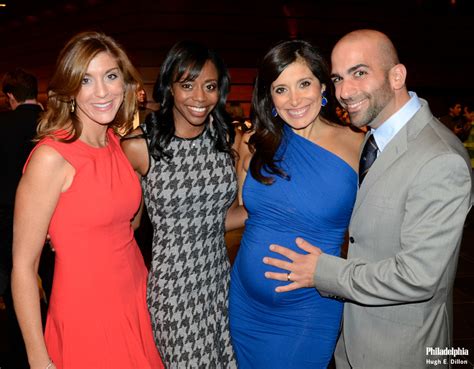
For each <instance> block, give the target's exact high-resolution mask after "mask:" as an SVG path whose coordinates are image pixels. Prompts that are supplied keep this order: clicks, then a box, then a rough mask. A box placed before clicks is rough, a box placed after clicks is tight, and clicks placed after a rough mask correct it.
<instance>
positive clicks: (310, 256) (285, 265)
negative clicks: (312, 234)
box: [263, 237, 322, 292]
mask: <svg viewBox="0 0 474 369" xmlns="http://www.w3.org/2000/svg"><path fill="white" fill-rule="evenodd" d="M296 245H297V246H298V247H299V248H300V249H301V250H303V251H306V252H307V254H300V253H297V252H295V251H292V250H290V249H288V248H286V247H283V246H279V245H270V250H271V251H273V252H276V253H277V254H280V255H283V256H284V257H286V258H288V259H289V260H290V261H285V260H281V259H275V258H271V257H264V258H263V262H264V263H265V264H268V265H272V266H274V267H277V268H280V269H286V270H288V273H277V272H265V277H266V278H269V279H276V280H278V281H288V282H291V283H289V284H287V285H286V286H279V287H277V288H276V289H275V291H276V292H288V291H293V290H296V289H298V288H304V287H314V273H315V271H316V265H317V264H318V260H319V255H321V254H322V252H321V249H319V247H316V246H313V245H311V244H310V243H309V242H307V241H305V240H304V239H302V238H300V237H298V238H297V239H296Z"/></svg>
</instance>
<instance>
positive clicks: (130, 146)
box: [120, 127, 149, 175]
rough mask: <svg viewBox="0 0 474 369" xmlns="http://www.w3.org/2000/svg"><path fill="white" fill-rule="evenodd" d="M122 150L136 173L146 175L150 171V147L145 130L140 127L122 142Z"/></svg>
mask: <svg viewBox="0 0 474 369" xmlns="http://www.w3.org/2000/svg"><path fill="white" fill-rule="evenodd" d="M120 145H121V146H122V150H123V152H124V153H125V155H126V156H127V158H128V160H129V161H130V163H131V164H132V167H133V169H134V170H135V171H137V172H138V173H140V174H141V175H145V173H146V172H147V171H148V165H149V163H148V161H149V160H148V147H147V143H146V140H145V136H144V132H143V130H142V129H141V128H140V127H138V128H135V129H134V130H133V131H132V132H130V133H129V134H127V135H126V136H125V137H123V138H122V139H121V141H120Z"/></svg>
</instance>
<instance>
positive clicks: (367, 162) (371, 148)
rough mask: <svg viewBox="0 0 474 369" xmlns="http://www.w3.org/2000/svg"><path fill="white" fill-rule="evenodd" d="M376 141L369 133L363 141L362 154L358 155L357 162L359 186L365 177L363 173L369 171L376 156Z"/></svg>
mask: <svg viewBox="0 0 474 369" xmlns="http://www.w3.org/2000/svg"><path fill="white" fill-rule="evenodd" d="M378 149H379V148H378V147H377V143H376V142H375V139H374V135H373V134H371V135H370V136H369V138H368V139H367V141H366V142H365V145H364V149H363V150H362V155H361V156H360V162H359V187H360V185H361V184H362V181H363V180H364V178H365V175H366V174H367V172H368V171H369V169H370V167H371V166H372V164H373V163H374V161H375V159H376V158H377V150H378Z"/></svg>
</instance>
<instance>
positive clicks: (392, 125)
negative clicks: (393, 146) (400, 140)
mask: <svg viewBox="0 0 474 369" xmlns="http://www.w3.org/2000/svg"><path fill="white" fill-rule="evenodd" d="M408 93H409V94H410V97H411V98H410V100H408V102H407V103H406V104H405V105H403V106H402V108H401V109H400V110H398V111H397V112H396V113H395V114H393V115H392V116H391V117H390V118H388V119H387V120H386V121H385V122H384V123H382V124H381V125H380V126H379V127H378V128H377V129H372V134H373V135H374V139H375V142H376V143H377V146H378V148H379V152H382V151H383V150H384V149H385V147H386V146H387V145H388V143H389V142H390V140H391V139H392V138H393V137H394V136H395V135H396V134H397V133H398V132H399V131H400V130H401V129H402V128H403V127H404V126H405V124H407V123H408V121H409V120H410V119H411V118H412V117H413V116H414V115H415V113H416V112H417V111H418V109H420V108H421V103H420V100H419V99H418V96H417V95H416V93H414V92H411V91H410V92H408Z"/></svg>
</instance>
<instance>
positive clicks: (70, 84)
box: [12, 32, 163, 369]
mask: <svg viewBox="0 0 474 369" xmlns="http://www.w3.org/2000/svg"><path fill="white" fill-rule="evenodd" d="M138 85H139V76H138V73H137V72H136V70H135V69H134V67H133V66H132V64H131V63H130V61H129V59H128V57H127V56H126V54H125V52H124V51H123V50H122V49H121V48H120V46H118V45H117V43H116V42H115V41H114V40H113V39H111V38H110V37H108V36H105V35H103V34H100V33H95V32H87V33H81V34H79V35H77V36H75V37H73V38H72V39H71V40H70V41H69V42H68V43H67V44H66V46H65V47H64V49H63V50H62V52H61V53H60V55H59V58H58V63H57V66H56V72H55V74H54V76H53V78H52V80H51V83H50V87H49V91H48V97H49V101H48V108H47V111H46V113H45V114H44V115H43V117H42V119H41V120H40V123H39V127H38V137H37V139H38V140H39V142H38V144H37V145H36V147H35V148H34V149H33V151H32V153H31V155H30V158H29V159H28V161H27V164H26V165H25V171H24V174H23V177H22V179H21V181H20V184H19V186H18V191H17V197H16V205H15V219H14V241H13V273H12V286H13V297H14V301H15V309H16V313H17V315H18V321H19V323H20V327H21V330H22V333H23V338H24V340H25V344H26V348H27V352H28V360H29V363H30V367H31V368H32V369H45V368H48V369H52V368H58V369H75V368H81V369H82V368H101V369H106V368H110V369H112V368H113V369H136V368H140V369H152V368H153V369H155V368H163V364H162V362H161V359H160V356H159V354H158V351H157V349H156V347H155V344H154V341H153V335H152V331H151V324H150V317H149V315H148V311H147V307H146V290H145V285H146V277H147V270H146V268H145V265H144V262H143V258H142V256H141V253H140V251H139V249H138V247H137V244H136V242H135V239H134V237H133V230H132V227H131V224H130V220H131V219H132V218H133V216H134V214H135V213H136V211H137V209H138V208H139V204H140V201H141V190H140V184H139V182H138V179H137V177H136V175H135V173H134V171H133V169H132V167H131V166H130V164H129V162H128V161H127V159H126V158H125V156H124V154H123V152H122V150H121V149H120V145H119V141H118V137H117V135H116V133H115V132H116V131H118V130H119V129H120V130H123V129H125V130H127V129H128V128H130V127H131V124H132V121H133V115H134V112H135V110H136V98H135V92H136V89H137V87H138ZM48 233H49V235H50V236H51V242H52V244H53V245H54V247H55V250H56V262H55V275H54V281H53V290H52V294H51V301H50V306H49V310H48V318H47V323H46V330H45V334H44V338H43V332H42V329H41V318H40V307H39V296H38V288H37V280H36V272H37V267H38V261H39V257H40V254H41V248H42V247H43V242H44V239H45V237H46V235H47V234H48Z"/></svg>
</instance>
